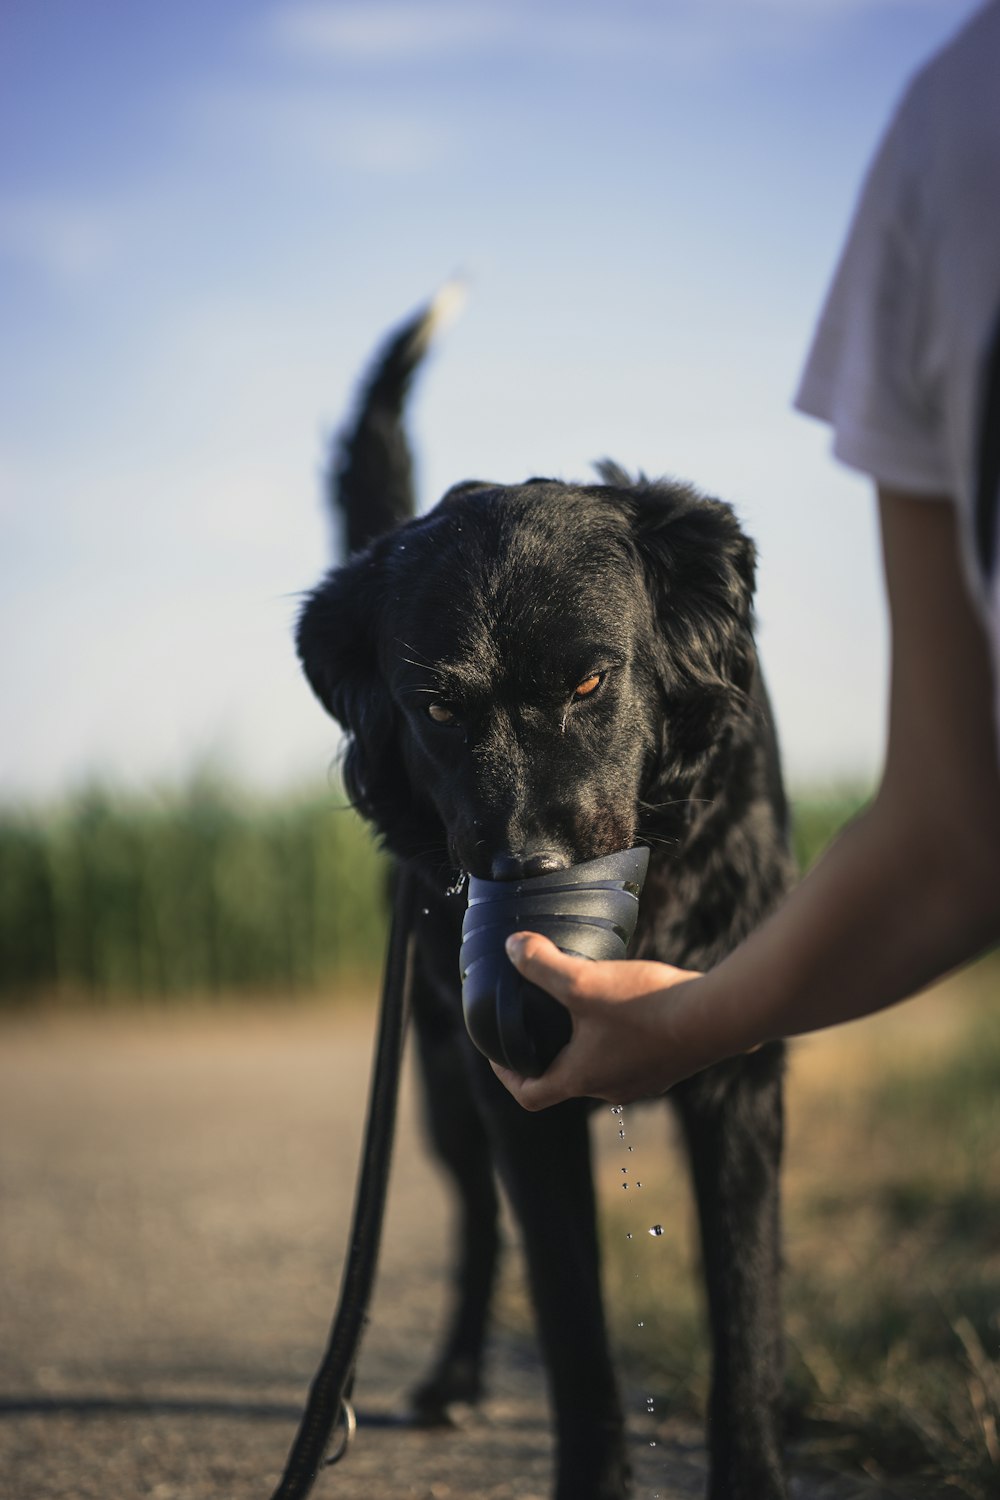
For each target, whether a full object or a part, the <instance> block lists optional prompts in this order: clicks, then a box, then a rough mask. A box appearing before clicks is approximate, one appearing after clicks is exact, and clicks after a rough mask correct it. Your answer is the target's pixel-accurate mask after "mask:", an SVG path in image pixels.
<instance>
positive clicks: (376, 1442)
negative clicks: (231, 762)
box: [0, 1010, 846, 1500]
mask: <svg viewBox="0 0 1000 1500" xmlns="http://www.w3.org/2000/svg"><path fill="white" fill-rule="evenodd" d="M370 1047H371V1019H370V1017H367V1016H364V1015H358V1014H356V1013H348V1015H347V1016H346V1018H345V1017H344V1016H343V1015H340V1016H334V1015H331V1014H329V1013H326V1012H320V1011H316V1010H293V1011H289V1012H288V1013H287V1014H285V1015H282V1016H279V1015H276V1014H275V1013H274V1012H273V1011H271V1012H268V1013H267V1014H266V1015H261V1014H260V1013H255V1012H254V1011H252V1010H243V1011H233V1012H231V1013H227V1014H226V1015H224V1016H221V1017H220V1016H218V1015H214V1016H213V1015H190V1014H188V1015H185V1016H183V1017H171V1016H155V1017H149V1018H145V1019H143V1018H141V1017H140V1018H128V1019H104V1018H99V1019H97V1020H94V1019H90V1020H88V1021H86V1022H83V1021H79V1020H77V1021H74V1020H71V1019H66V1018H61V1019H58V1020H55V1019H50V1020H48V1021H41V1022H32V1023H23V1024H16V1023H12V1022H10V1021H7V1022H5V1023H3V1025H2V1026H0V1191H2V1209H0V1212H2V1219H0V1497H2V1500H133V1497H136V1500H138V1497H146V1496H148V1497H153V1500H223V1497H225V1500H244V1497H245V1500H267V1497H268V1495H269V1494H270V1491H271V1488H272V1487H273V1485H274V1483H275V1482H276V1481H277V1478H278V1475H279V1473H280V1469H281V1465H282V1463H283V1461H284V1457H285V1454H286V1452H287V1449H288V1445H289V1443H290V1441H291V1438H292V1436H293V1434H294V1431H295V1424H296V1421H297V1419H298V1416H299V1413H300V1408H301V1403H302V1400H303V1398H304V1393H305V1389H306V1386H307V1383H308V1380H309V1378H310V1376H311V1375H312V1373H313V1370H314V1368H315V1365H316V1362H317V1359H318V1357H319V1353H320V1351H321V1349H322V1345H323V1342H324V1339H325V1335H326V1330H327V1325H328V1322H329V1317H330V1313H331V1309H332V1306H333V1302H334V1298H335V1295H336V1290H337V1284H338V1279H339V1271H340V1258H341V1255H342V1252H343V1248H344V1241H345V1238H346V1233H347V1226H348V1222H349V1216H350V1208H351V1202H352V1196H353V1189H354V1176H355V1169H356V1163H357V1156H358V1149H359V1142H360V1136H361V1131H362V1127H363V1123H364V1110H365V1098H366V1093H367V1082H368V1073H369V1060H370ZM415 1121H416V1110H415V1101H414V1089H413V1084H412V1079H408V1080H407V1085H406V1091H405V1097H404V1099H403V1101H402V1107H401V1117H400V1131H399V1136H398V1142H397V1151H396V1158H395V1164H394V1172H393V1184H392V1189H391V1197H390V1209H389V1214H388V1220H387V1226H386V1236H385V1241H384V1251H383V1258H382V1267H381V1272H380V1277H379V1283H378V1288H377V1292H376V1299H375V1305H374V1308H373V1317H372V1322H371V1326H370V1328H369V1331H368V1333H367V1336H366V1341H365V1346H364V1352H363V1356H362V1361H361V1366H360V1374H359V1383H358V1405H359V1414H360V1417H361V1420H362V1428H361V1431H360V1432H359V1435H358V1439H357V1441H356V1443H355V1445H354V1448H353V1450H352V1452H351V1454H350V1455H349V1457H348V1458H347V1460H346V1461H345V1462H344V1463H343V1464H342V1465H341V1466H339V1467H338V1468H337V1469H335V1470H331V1471H330V1473H329V1474H328V1475H326V1476H324V1477H323V1478H322V1479H321V1481H320V1483H319V1484H318V1485H317V1488H316V1491H315V1493H316V1495H317V1497H318V1500H322V1497H323V1496H327V1495H329V1496H338V1497H342V1500H382V1497H385V1500H396V1497H399V1500H411V1497H412V1500H431V1497H433V1500H457V1497H462V1500H478V1497H497V1500H499V1497H512V1500H513V1497H516V1500H532V1497H538V1500H545V1497H546V1496H547V1495H548V1485H549V1470H550V1462H551V1445H550V1440H549V1435H548V1429H547V1414H546V1407H545V1394H544V1387H543V1384H542V1379H541V1374H540V1371H539V1367H538V1362H537V1358H536V1356H535V1352H534V1349H533V1347H532V1346H531V1344H530V1342H529V1341H527V1340H526V1339H525V1338H524V1337H523V1336H520V1335H518V1333H517V1332H516V1331H515V1329H514V1328H513V1327H512V1326H510V1320H509V1319H508V1326H503V1320H501V1326H500V1328H499V1330H498V1343H497V1349H496V1354H495V1358H494V1366H493V1375H492V1379H491V1390H492V1392H493V1395H492V1399H491V1400H490V1402H489V1403H488V1405H487V1407H486V1409H485V1411H484V1413H483V1414H482V1416H479V1417H477V1418H476V1419H475V1421H474V1423H472V1424H470V1425H469V1426H468V1427H467V1428H465V1429H463V1430H462V1431H454V1432H449V1433H440V1432H430V1433H428V1432H414V1431H409V1430H406V1429H403V1428H400V1427H394V1426H392V1425H391V1424H390V1423H388V1421H387V1419H388V1418H389V1416H390V1415H391V1413H392V1412H393V1410H394V1409H395V1407H396V1405H397V1403H398V1402H399V1401H400V1400H401V1398H402V1396H403V1393H404V1392H405V1391H406V1389H407V1387H408V1385H410V1384H411V1383H412V1382H413V1381H414V1380H415V1379H416V1377H417V1376H418V1375H419V1374H420V1373H421V1369H422V1364H423V1361H424V1359H425V1358H426V1356H427V1354H428V1352H429V1350H430V1347H431V1344H432V1341H433V1337H434V1330H435V1328H436V1327H437V1324H438V1320H439V1316H440V1307H441V1303H442V1298H443V1277H442V1267H443V1266H444V1264H445V1262H446V1252H447V1235H448V1215H447V1204H446V1200H445V1197H444V1194H443V1191H442V1188H441V1185H440V1184H439V1182H438V1180H437V1178H436V1176H435V1175H434V1172H433V1169H432V1168H431V1167H430V1166H429V1164H428V1161H427V1159H426V1157H425V1155H424V1153H423V1151H422V1149H421V1147H420V1144H419V1140H418V1130H417V1126H416V1123H415ZM509 1262H510V1264H509V1265H508V1270H507V1273H506V1274H507V1277H508V1286H513V1287H514V1288H515V1290H514V1291H513V1292H511V1293H510V1295H513V1296H516V1295H518V1293H517V1291H516V1286H517V1284H518V1278H519V1266H518V1264H517V1256H516V1254H514V1255H511V1256H510V1257H509ZM626 1379H627V1372H626ZM642 1406H643V1402H642V1395H641V1392H638V1391H636V1392H634V1393H632V1395H631V1397H630V1409H631V1410H633V1411H635V1412H637V1413H641V1411H642ZM634 1425H635V1437H634V1460H635V1465H636V1471H637V1482H636V1486H635V1494H636V1496H637V1497H643V1500H652V1497H653V1496H654V1495H658V1496H659V1497H660V1500H688V1497H696V1496H700V1495H701V1493H702V1486H703V1483H704V1468H703V1461H702V1455H701V1444H700V1439H699V1435H698V1433H697V1432H694V1431H691V1430H687V1429H684V1428H681V1429H679V1430H678V1429H668V1428H662V1427H661V1428H660V1429H659V1430H657V1431H653V1430H652V1429H650V1428H649V1427H648V1426H645V1425H644V1419H643V1418H642V1417H641V1416H637V1418H636V1421H635V1424H634ZM653 1438H655V1440H656V1447H655V1449H654V1448H652V1447H650V1441H651V1439H653ZM796 1493H797V1495H798V1496H799V1497H800V1500H807V1497H808V1500H820V1496H821V1493H822V1496H823V1500H826V1497H827V1496H828V1497H829V1500H834V1494H833V1491H832V1490H829V1491H828V1490H826V1489H822V1488H817V1487H816V1486H815V1485H812V1486H809V1487H806V1486H804V1485H803V1483H802V1482H801V1481H800V1482H799V1483H798V1484H797V1485H796ZM836 1500H846V1492H845V1491H842V1490H839V1489H838V1491H837V1495H836Z"/></svg>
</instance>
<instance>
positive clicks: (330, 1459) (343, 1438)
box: [323, 1396, 358, 1469]
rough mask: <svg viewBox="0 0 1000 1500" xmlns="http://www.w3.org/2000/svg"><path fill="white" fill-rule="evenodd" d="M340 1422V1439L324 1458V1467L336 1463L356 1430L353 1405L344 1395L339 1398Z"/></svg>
mask: <svg viewBox="0 0 1000 1500" xmlns="http://www.w3.org/2000/svg"><path fill="white" fill-rule="evenodd" d="M340 1423H341V1428H342V1430H341V1434H340V1441H339V1442H338V1444H337V1446H336V1447H335V1448H334V1449H333V1451H332V1452H331V1453H328V1454H327V1456H326V1458H324V1460H323V1468H324V1469H328V1468H330V1466H331V1464H338V1463H339V1462H340V1460H341V1459H342V1458H343V1456H344V1454H345V1453H346V1452H347V1450H348V1448H349V1447H350V1446H351V1443H352V1442H353V1440H354V1434H355V1433H356V1432H357V1430H358V1419H357V1417H356V1416H355V1414H354V1407H353V1406H352V1405H351V1403H350V1402H349V1401H348V1399H347V1397H346V1396H342V1397H341V1398H340Z"/></svg>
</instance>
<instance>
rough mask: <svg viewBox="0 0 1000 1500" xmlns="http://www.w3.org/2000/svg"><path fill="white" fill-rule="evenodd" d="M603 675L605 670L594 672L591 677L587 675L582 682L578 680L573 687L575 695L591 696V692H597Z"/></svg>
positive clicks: (579, 696) (578, 696)
mask: <svg viewBox="0 0 1000 1500" xmlns="http://www.w3.org/2000/svg"><path fill="white" fill-rule="evenodd" d="M603 675H604V674H603V672H592V673H591V675H590V676H589V677H585V678H584V679H583V681H582V682H578V683H577V685H576V687H575V688H574V689H573V697H574V698H589V697H590V695H591V693H596V692H597V689H598V688H599V687H600V685H601V678H602V677H603Z"/></svg>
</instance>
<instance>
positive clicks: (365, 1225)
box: [271, 865, 414, 1500]
mask: <svg viewBox="0 0 1000 1500" xmlns="http://www.w3.org/2000/svg"><path fill="white" fill-rule="evenodd" d="M413 908H414V876H413V874H412V872H411V871H410V870H408V869H407V868H406V866H403V865H401V866H398V867H397V874H396V889H395V899H394V901H393V919H392V930H391V933H390V936H389V950H388V954H387V956H386V965H385V974H384V976H383V981H382V1003H381V1008H380V1012H379V1027H378V1040H377V1045H376V1049H375V1060H374V1064H373V1067H372V1077H371V1083H370V1085H369V1091H368V1119H367V1122H366V1124H365V1138H364V1147H363V1149H362V1156H361V1175H360V1178H359V1181H358V1186H357V1190H356V1192H355V1198H354V1219H353V1222H352V1225H351V1238H350V1245H349V1248H348V1252H347V1259H346V1261H345V1263H344V1270H343V1273H342V1275H341V1283H340V1299H339V1302H338V1304H337V1311H336V1313H335V1315H334V1318H333V1322H332V1324H331V1326H330V1335H329V1339H328V1341H327V1346H326V1353H325V1354H324V1355H323V1359H322V1362H321V1364H320V1366H319V1369H318V1370H317V1371H316V1374H315V1375H314V1376H313V1382H312V1385H311V1386H310V1388H309V1398H308V1400H307V1402H306V1408H305V1411H304V1412H303V1414H302V1420H301V1422H300V1423H299V1430H298V1432H297V1434H296V1437H295V1441H294V1442H293V1444H292V1446H291V1449H290V1450H289V1454H288V1458H287V1459H286V1461H285V1471H284V1474H283V1475H282V1477H281V1481H280V1483H279V1484H278V1487H277V1489H276V1490H275V1491H274V1492H273V1494H272V1496H271V1500H305V1497H306V1496H307V1495H308V1494H309V1493H310V1491H311V1490H312V1487H313V1485H314V1483H315V1482H316V1478H317V1475H318V1474H319V1471H320V1469H321V1468H323V1467H324V1465H325V1464H326V1463H329V1462H335V1461H336V1459H338V1458H341V1457H342V1456H343V1453H344V1452H345V1450H346V1448H347V1445H348V1443H349V1441H350V1438H351V1436H352V1435H353V1431H354V1425H355V1419H354V1412H353V1410H352V1409H351V1405H350V1402H349V1401H348V1399H347V1398H348V1395H349V1392H350V1387H351V1384H352V1381H353V1375H354V1364H355V1361H356V1359H357V1353H358V1345H359V1343H360V1342H361V1334H362V1330H363V1328H364V1322H365V1314H366V1312H367V1309H368V1302H369V1299H370V1297H371V1290H372V1283H373V1282H374V1279H375V1268H376V1266H377V1264H378V1252H379V1242H380V1240H381V1235H382V1218H383V1211H384V1209H385V1199H386V1187H387V1184H388V1180H389V1164H390V1161H391V1158H392V1141H393V1135H394V1130H395V1123H396V1100H397V1098H398V1095H399V1077H400V1070H401V1065H402V1059H403V1040H404V1037H405V1032H406V1020H407V1013H408V1010H409V997H410V984H411V976H412V966H413V956H412V943H411V937H412V928H413ZM340 1419H343V1425H344V1433H343V1437H342V1440H341V1442H340V1444H339V1446H338V1449H337V1451H336V1452H335V1453H334V1454H333V1455H332V1456H331V1457H330V1458H329V1459H327V1458H326V1454H327V1450H328V1448H329V1445H330V1440H331V1437H332V1434H333V1431H334V1428H335V1426H336V1424H337V1422H338V1420H340Z"/></svg>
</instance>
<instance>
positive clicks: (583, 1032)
mask: <svg viewBox="0 0 1000 1500" xmlns="http://www.w3.org/2000/svg"><path fill="white" fill-rule="evenodd" d="M507 956H508V958H509V959H510V961H511V963H512V964H513V965H514V967H515V968H516V969H517V971H518V973H520V974H523V975H524V977H525V979H529V980H530V981H531V982H532V984H537V985H538V986H539V987H540V988H541V989H543V990H547V991H548V992H549V994H550V995H553V996H554V997H555V999H556V1000H558V1001H559V1002H560V1004H562V1005H565V1007H566V1009H567V1010H568V1011H569V1013H570V1016H571V1018H572V1021H573V1035H572V1036H571V1038H570V1040H569V1041H568V1042H567V1044H566V1046H565V1047H563V1049H562V1050H561V1051H560V1052H559V1053H557V1055H556V1057H555V1059H554V1060H553V1062H552V1064H551V1066H550V1067H549V1068H548V1070H547V1071H546V1072H545V1073H543V1074H542V1076H541V1077H540V1078H523V1077H522V1076H521V1075H520V1074H519V1073H515V1072H513V1071H512V1070H511V1069H510V1068H504V1067H501V1065H500V1064H499V1063H493V1064H491V1066H492V1068H493V1071H494V1073H496V1075H497V1077H498V1078H499V1080H500V1082H501V1083H502V1084H503V1086H504V1088H506V1089H507V1090H508V1092H509V1093H511V1094H512V1095H513V1097H514V1098H515V1099H516V1100H517V1102H518V1103H519V1104H520V1105H522V1106H523V1107H524V1108H525V1109H528V1110H539V1109H547V1108H548V1107H549V1105H551V1104H558V1103H560V1102H561V1101H562V1100H563V1099H572V1098H577V1097H579V1096H584V1097H586V1098H591V1099H606V1100H607V1101H608V1102H609V1103H611V1104H629V1103H631V1102H632V1101H633V1100H634V1099H645V1098H649V1097H651V1096H653V1095H656V1094H662V1093H664V1092H665V1090H667V1089H668V1088H670V1087H671V1085H672V1084H675V1083H678V1082H679V1081H680V1080H681V1079H682V1078H687V1077H688V1076H689V1075H690V1074H691V1073H696V1072H698V1071H699V1069H700V1068H702V1067H705V1066H706V1065H707V1063H709V1062H712V1061H715V1060H716V1059H715V1058H712V1057H701V1056H700V1055H698V1043H697V1030H698V1028H695V1036H692V1037H687V1038H685V1026H684V1020H685V1017H686V1016H687V1015H689V1014H691V1013H692V1007H691V1004H690V1002H691V1000H692V998H693V994H692V992H693V991H695V990H697V988H698V983H699V981H700V980H701V975H699V974H696V973H694V972H693V971H691V970H688V969H675V968H672V967H671V966H670V965H669V964H660V963H652V962H647V961H644V960H640V959H625V960H615V961H609V962H592V961H591V960H590V959H585V958H574V957H572V956H571V955H569V954H567V953H563V952H561V951H560V949H558V948H557V947H556V946H555V944H554V943H551V942H549V940H548V938H544V937H541V936H540V935H539V934H538V933H534V932H516V933H514V934H513V935H512V936H511V937H509V938H508V939H507Z"/></svg>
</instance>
